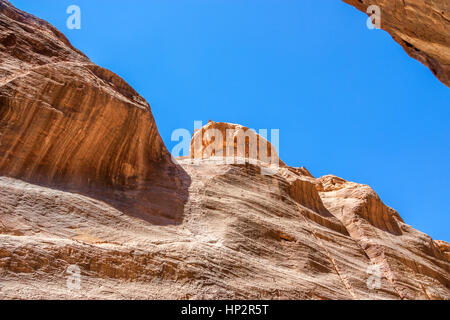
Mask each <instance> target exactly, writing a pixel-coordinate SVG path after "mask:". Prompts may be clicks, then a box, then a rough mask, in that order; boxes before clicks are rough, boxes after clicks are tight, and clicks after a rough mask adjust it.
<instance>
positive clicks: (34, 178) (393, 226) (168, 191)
mask: <svg viewBox="0 0 450 320" xmlns="http://www.w3.org/2000/svg"><path fill="white" fill-rule="evenodd" d="M209 129H217V131H220V132H223V131H224V130H225V131H226V129H229V130H231V136H233V137H237V136H238V135H239V134H240V132H242V131H243V132H245V133H247V134H248V135H249V140H251V139H257V141H259V142H262V145H265V144H266V142H267V140H265V139H263V138H261V137H259V135H257V134H256V133H254V132H251V131H249V130H248V129H247V128H245V127H243V126H240V125H236V124H229V123H221V122H212V121H211V122H210V123H208V124H207V125H206V126H205V127H204V128H202V129H200V130H198V131H197V132H196V133H195V134H194V136H193V139H192V143H191V152H192V155H191V156H190V157H185V158H180V159H178V160H177V161H173V160H172V159H171V157H170V155H169V153H168V152H167V150H166V148H165V147H164V145H163V143H162V140H161V137H160V135H159V133H158V131H157V128H156V125H155V121H154V119H153V116H152V114H151V110H150V106H149V104H148V103H147V102H146V101H145V100H144V99H143V98H142V97H140V96H139V94H137V93H136V92H135V91H134V90H133V89H132V88H131V87H130V86H129V85H128V84H126V83H125V82H124V81H123V80H122V79H121V78H120V77H119V76H117V75H115V74H114V73H112V72H111V71H108V70H106V69H103V68H101V67H98V66H96V65H95V64H93V63H92V62H91V61H90V60H89V59H88V58H87V57H86V56H85V55H83V54H82V53H81V52H79V51H78V50H76V49H75V48H73V47H72V46H71V45H70V43H69V42H68V41H67V39H66V38H65V37H64V36H63V35H62V34H61V33H60V32H59V31H57V30H56V29H55V28H53V27H52V26H51V25H49V24H48V23H47V22H45V21H42V20H40V19H38V18H36V17H33V16H31V15H29V14H26V13H24V12H21V11H20V10H18V9H16V8H14V7H13V6H12V5H11V4H10V3H9V2H7V1H5V0H0V299H79V298H83V299H99V298H103V299H450V255H449V247H450V246H449V244H448V243H446V242H444V241H434V240H433V239H431V238H430V237H429V236H427V235H426V234H424V233H422V232H420V231H418V230H415V229H414V228H412V227H411V226H409V225H407V224H406V223H405V222H404V221H403V220H402V218H401V217H400V215H399V214H398V213H397V212H396V211H395V210H394V209H392V208H390V207H388V206H386V205H385V204H384V203H383V202H382V200H381V199H380V198H379V197H378V195H377V194H376V193H375V192H374V191H373V190H372V189H371V188H370V187H369V186H366V185H361V184H358V183H354V182H348V181H345V180H344V179H341V178H338V177H335V176H332V175H329V176H324V177H321V178H315V177H313V176H312V175H311V174H310V173H309V172H308V170H306V169H305V168H302V167H290V166H287V165H286V164H284V163H283V162H282V161H280V162H279V166H275V168H272V169H273V170H272V171H271V172H270V174H267V172H265V173H263V171H264V169H265V168H266V163H265V162H264V161H261V160H262V159H261V158H260V153H256V158H255V154H251V153H250V152H247V151H246V150H247V148H246V146H247V145H248V142H247V140H246V139H244V140H241V141H242V144H243V145H244V148H243V149H240V150H243V151H242V152H241V153H239V146H238V142H237V140H236V144H235V143H234V140H233V145H232V148H231V149H232V150H233V151H234V152H238V154H237V156H236V158H242V159H241V160H242V161H239V162H233V163H227V162H225V161H223V155H221V154H218V153H216V152H209V150H210V149H209V148H210V147H211V146H214V147H215V148H216V147H217V148H220V147H223V145H224V141H225V140H221V139H217V140H216V139H215V138H214V139H212V136H211V135H210V134H208V130H209ZM267 150H268V152H269V153H270V152H271V151H270V150H272V148H271V146H270V144H268V145H267ZM198 154H199V155H200V156H196V155H198ZM205 154H206V156H204V155H205ZM255 159H256V160H258V161H253V160H255ZM73 270H79V272H80V273H79V280H80V282H79V285H78V286H71V285H70V284H71V282H70V281H71V279H73V277H74V273H73Z"/></svg>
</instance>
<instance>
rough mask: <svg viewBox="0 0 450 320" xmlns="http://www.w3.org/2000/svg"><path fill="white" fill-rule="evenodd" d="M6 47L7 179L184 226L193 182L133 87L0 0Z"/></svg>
mask: <svg viewBox="0 0 450 320" xmlns="http://www.w3.org/2000/svg"><path fill="white" fill-rule="evenodd" d="M0 48H1V51H0V62H1V63H0V76H1V79H0V136H1V144H0V174H2V175H6V176H10V177H20V178H21V179H23V180H26V181H29V182H34V183H38V184H43V185H47V186H59V187H63V188H65V189H67V190H72V191H75V192H81V193H85V194H89V195H90V196H95V197H96V198H98V199H101V200H104V201H107V202H108V203H110V204H112V205H114V206H118V207H119V208H121V209H122V210H127V211H128V212H130V213H132V214H135V215H138V216H141V217H145V218H147V219H152V220H154V221H156V220H155V217H156V216H160V217H161V218H160V220H161V223H165V221H166V220H167V219H169V220H170V221H171V222H177V221H178V220H179V219H180V217H181V212H182V210H183V208H182V206H183V202H184V200H185V198H186V196H187V195H186V194H185V192H184V191H183V189H185V185H184V184H185V183H189V182H188V177H183V171H182V170H180V169H179V168H178V167H177V166H176V165H174V164H173V163H171V160H170V155H169V153H168V152H167V150H166V148H165V146H164V144H163V142H162V139H161V137H160V136H159V133H158V130H157V128H156V124H155V121H154V119H153V116H152V114H151V111H150V106H149V104H148V103H147V102H146V101H145V100H144V99H143V98H142V97H141V96H139V94H138V93H137V92H136V91H135V90H133V89H132V88H131V87H130V86H129V85H128V84H127V83H126V82H125V81H123V80H122V79H121V78H120V77H119V76H117V75H116V74H114V73H112V72H111V71H109V70H106V69H103V68H101V67H99V66H96V65H95V64H93V63H92V62H90V61H89V59H88V58H87V57H86V56H84V55H83V54H82V53H80V52H79V51H78V50H76V49H74V48H73V47H72V46H71V45H70V43H69V42H68V40H67V39H66V38H65V37H64V36H63V35H62V34H61V33H60V32H59V31H57V30H56V29H55V28H54V27H52V26H51V25H49V24H48V23H47V22H45V21H42V20H40V19H37V18H35V17H33V16H31V15H29V14H26V13H24V12H21V11H19V10H17V9H15V8H14V7H13V6H12V5H11V4H10V3H9V2H7V1H0ZM169 177H170V178H169ZM150 189H151V190H150Z"/></svg>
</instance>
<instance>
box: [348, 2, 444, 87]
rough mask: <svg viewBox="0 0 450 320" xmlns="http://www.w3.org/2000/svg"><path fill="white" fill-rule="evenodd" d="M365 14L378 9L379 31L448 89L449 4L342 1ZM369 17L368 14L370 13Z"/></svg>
mask: <svg viewBox="0 0 450 320" xmlns="http://www.w3.org/2000/svg"><path fill="white" fill-rule="evenodd" d="M343 1H344V2H346V3H348V4H351V5H352V6H354V7H356V8H358V9H359V10H361V11H363V12H365V13H367V8H368V7H369V6H371V5H377V6H379V7H380V9H381V28H382V29H384V30H386V31H387V32H389V33H390V35H391V36H392V38H393V39H394V40H395V41H397V42H398V43H399V44H400V45H401V46H402V47H403V49H405V51H406V52H407V53H408V55H409V56H411V57H412V58H414V59H417V60H419V61H420V62H422V63H423V64H424V65H426V66H427V67H428V68H430V70H431V71H432V72H433V74H434V75H435V76H436V77H437V78H438V79H439V80H441V81H442V83H444V84H445V85H446V86H448V87H450V1H448V0H433V1H426V0H343ZM370 15H371V14H370Z"/></svg>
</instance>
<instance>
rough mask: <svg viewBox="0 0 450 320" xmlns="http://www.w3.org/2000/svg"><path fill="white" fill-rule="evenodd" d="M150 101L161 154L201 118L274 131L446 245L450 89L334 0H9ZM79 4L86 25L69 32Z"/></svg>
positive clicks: (283, 150) (287, 153) (303, 158)
mask: <svg viewBox="0 0 450 320" xmlns="http://www.w3.org/2000/svg"><path fill="white" fill-rule="evenodd" d="M11 2H12V3H13V4H14V5H16V6H17V7H18V8H20V9H22V10H25V11H28V12H30V13H32V14H35V15H37V16H38V17H40V18H43V19H45V20H47V21H49V22H50V23H52V24H53V25H55V26H56V27H57V28H58V29H59V30H61V31H62V32H63V33H64V34H65V35H66V36H67V37H68V38H69V40H70V41H71V42H72V43H73V44H74V45H75V46H76V47H77V48H79V49H80V50H82V51H83V52H84V53H86V54H87V55H88V56H89V58H90V59H91V60H92V61H93V62H95V63H97V64H99V65H100V66H103V67H105V68H108V69H110V70H112V71H114V72H116V73H117V74H119V75H120V76H122V77H123V78H124V79H125V80H126V81H128V82H129V83H130V84H131V85H132V86H133V87H134V88H135V89H136V90H137V91H138V92H139V93H140V94H141V95H142V96H143V97H145V98H146V99H147V100H148V101H149V102H150V104H151V106H152V111H153V114H154V116H155V119H156V122H157V125H158V128H159V132H160V134H161V136H162V137H163V139H164V141H165V143H166V145H167V147H168V149H169V150H171V149H172V146H173V145H174V143H173V142H171V141H170V136H171V133H172V131H173V130H174V129H176V128H186V129H189V130H192V128H193V121H194V120H203V121H204V122H207V121H208V120H209V119H211V120H214V121H226V122H233V123H239V124H243V125H245V126H248V127H251V128H255V129H260V128H267V129H272V128H275V129H280V156H281V159H282V160H284V161H285V162H286V163H288V164H289V165H292V166H306V167H307V168H308V169H309V170H310V171H311V172H312V173H313V174H314V175H315V176H321V175H325V174H335V175H337V176H340V177H343V178H345V179H348V180H352V181H356V182H360V183H365V184H369V185H370V186H372V187H373V188H374V189H375V191H377V192H378V193H379V195H380V197H381V198H382V199H383V201H384V202H385V203H386V204H388V205H390V206H391V207H393V208H395V209H396V210H398V211H399V213H400V214H401V216H402V217H403V218H404V219H405V220H406V222H407V223H408V224H411V225H412V226H414V227H415V228H417V229H419V230H421V231H423V232H425V233H427V234H429V235H431V236H432V237H433V238H435V239H442V240H446V241H450V228H449V226H450V183H449V182H450V169H449V163H450V149H449V141H450V108H449V107H450V89H448V88H447V87H445V86H444V85H443V84H441V83H440V82H439V81H438V80H437V79H436V78H435V77H434V76H433V75H432V73H431V72H430V71H429V70H428V69H427V68H426V67H424V66H423V65H422V64H420V63H419V62H417V61H415V60H413V59H411V58H409V57H408V56H407V54H406V53H405V52H404V51H403V50H402V48H401V47H400V46H399V45H398V44H397V43H395V42H394V41H393V40H392V39H391V37H390V36H389V35H388V34H387V33H386V32H384V31H379V30H373V31H370V30H368V29H367V27H366V15H364V14H363V13H361V12H359V11H357V10H356V9H354V8H353V7H350V6H348V5H347V4H344V3H343V2H341V1H340V0H326V1H317V0H301V1H298V0H297V1H294V0H284V1H279V0H270V1H268V0H252V1H250V0H239V1H238V0H220V1H219V0H201V1H200V0H195V1H194V0H171V1H167V0H159V1H149V0H145V1H144V0H129V1H114V0H76V1H75V0H70V1H67V0H40V1H30V0H12V1H11ZM71 4H76V5H79V6H80V7H81V12H82V29H81V30H69V29H67V28H66V19H67V17H68V15H67V14H66V8H67V7H68V6H69V5H71Z"/></svg>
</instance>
